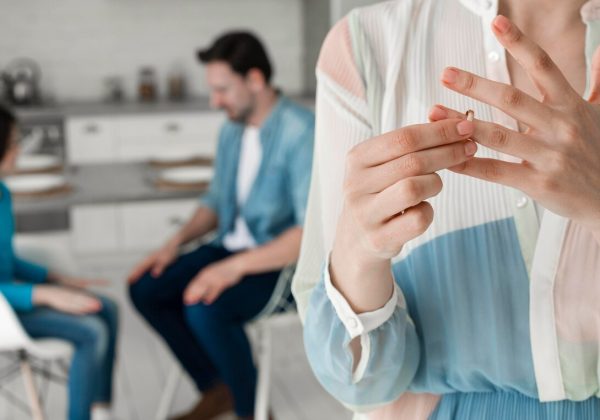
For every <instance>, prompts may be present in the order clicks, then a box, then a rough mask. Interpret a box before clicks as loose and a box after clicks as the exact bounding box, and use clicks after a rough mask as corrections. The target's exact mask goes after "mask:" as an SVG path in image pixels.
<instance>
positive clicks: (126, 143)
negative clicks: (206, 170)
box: [66, 111, 224, 165]
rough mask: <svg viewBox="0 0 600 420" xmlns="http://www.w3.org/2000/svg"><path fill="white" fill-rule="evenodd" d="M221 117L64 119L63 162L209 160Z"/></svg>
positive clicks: (190, 114) (173, 114) (182, 114)
mask: <svg viewBox="0 0 600 420" xmlns="http://www.w3.org/2000/svg"><path fill="white" fill-rule="evenodd" d="M223 122H224V116H223V115H222V114H221V113H219V112H214V111H203V112H171V113H152V114H136V115H123V116H108V117H99V118H98V117H85V116H83V117H82V116H77V117H68V118H67V120H66V136H67V138H66V142H67V159H68V161H69V163H71V164H75V165H81V164H90V163H107V162H135V161H144V160H149V159H153V158H158V157H160V156H161V155H163V154H168V156H182V157H185V156H198V155H201V156H206V155H208V156H213V155H214V153H215V149H216V143H217V139H218V135H219V130H220V127H221V125H222V124H223Z"/></svg>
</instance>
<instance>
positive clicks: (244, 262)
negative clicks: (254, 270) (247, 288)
mask: <svg viewBox="0 0 600 420" xmlns="http://www.w3.org/2000/svg"><path fill="white" fill-rule="evenodd" d="M231 264H232V266H233V267H234V270H235V272H236V273H237V274H238V275H239V276H240V277H244V276H245V275H246V274H248V272H249V267H248V258H247V252H242V253H239V254H236V255H234V256H233V257H231Z"/></svg>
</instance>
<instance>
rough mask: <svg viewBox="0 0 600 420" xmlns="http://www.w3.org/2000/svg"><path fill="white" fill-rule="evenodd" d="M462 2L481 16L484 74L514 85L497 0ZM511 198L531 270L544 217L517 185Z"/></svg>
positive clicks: (500, 118) (495, 113) (510, 121)
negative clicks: (497, 27)
mask: <svg viewBox="0 0 600 420" xmlns="http://www.w3.org/2000/svg"><path fill="white" fill-rule="evenodd" d="M463 4H464V5H465V6H466V7H467V8H469V9H471V11H473V12H474V13H476V14H478V15H479V16H480V18H481V25H482V33H483V48H484V54H483V57H485V69H486V74H485V77H486V78H487V79H490V80H494V81H497V82H500V83H505V84H507V85H510V84H511V81H510V74H509V72H508V64H507V60H506V52H505V49H504V47H503V46H502V44H500V42H499V41H498V40H497V39H496V37H495V35H494V33H493V32H492V29H491V25H492V21H493V20H494V18H495V17H496V16H497V14H498V0H479V1H478V0H463ZM492 117H493V119H494V122H496V123H498V124H500V125H502V126H504V127H506V128H509V129H511V130H515V131H518V130H519V126H518V122H517V121H516V120H515V119H514V118H512V117H510V116H508V115H506V114H505V113H504V112H502V111H500V110H499V109H497V108H495V107H492ZM500 156H501V159H503V160H506V161H510V162H521V160H520V159H518V158H515V157H514V156H510V155H506V154H502V153H501V154H500ZM510 200H511V202H512V210H513V216H514V221H515V225H516V230H517V236H518V238H519V244H520V246H521V253H522V255H523V260H524V261H525V265H526V267H527V270H528V272H529V270H530V269H531V265H532V262H533V256H534V253H535V247H536V243H537V237H538V234H539V229H540V225H541V220H540V218H539V217H538V214H537V212H536V209H535V202H534V201H533V200H532V199H531V198H530V197H528V196H527V195H526V194H525V193H523V192H522V191H519V190H516V189H514V188H511V189H510Z"/></svg>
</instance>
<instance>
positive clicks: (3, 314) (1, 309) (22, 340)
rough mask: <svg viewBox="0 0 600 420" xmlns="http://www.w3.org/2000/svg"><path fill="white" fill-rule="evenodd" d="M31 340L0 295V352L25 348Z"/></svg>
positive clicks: (0, 294) (10, 307)
mask: <svg viewBox="0 0 600 420" xmlns="http://www.w3.org/2000/svg"><path fill="white" fill-rule="evenodd" d="M30 343H31V339H30V338H29V336H28V335H27V333H26V332H25V330H24V329H23V327H22V326H21V323H20V322H19V319H18V318H17V315H16V314H15V311H14V310H13V308H12V306H10V304H9V303H8V301H7V300H6V298H5V297H4V295H3V294H2V293H0V351H15V350H22V349H24V348H27V347H28V346H29V345H30Z"/></svg>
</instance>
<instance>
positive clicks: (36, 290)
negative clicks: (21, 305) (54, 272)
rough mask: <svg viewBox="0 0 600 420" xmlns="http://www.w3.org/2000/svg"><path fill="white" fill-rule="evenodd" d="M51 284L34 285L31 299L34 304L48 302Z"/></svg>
mask: <svg viewBox="0 0 600 420" xmlns="http://www.w3.org/2000/svg"><path fill="white" fill-rule="evenodd" d="M48 287H49V286H33V290H32V292H31V301H32V302H33V304H34V305H46V304H47V303H48V290H49V289H48Z"/></svg>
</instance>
